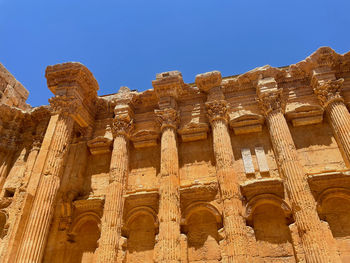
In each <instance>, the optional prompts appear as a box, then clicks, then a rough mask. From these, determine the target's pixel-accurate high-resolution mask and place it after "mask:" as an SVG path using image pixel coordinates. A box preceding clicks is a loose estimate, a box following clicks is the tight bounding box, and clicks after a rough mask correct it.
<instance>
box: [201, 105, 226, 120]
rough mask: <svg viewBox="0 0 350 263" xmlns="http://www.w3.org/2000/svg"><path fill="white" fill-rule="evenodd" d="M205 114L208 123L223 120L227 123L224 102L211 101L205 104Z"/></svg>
mask: <svg viewBox="0 0 350 263" xmlns="http://www.w3.org/2000/svg"><path fill="white" fill-rule="evenodd" d="M205 106H206V108H207V114H208V118H209V121H210V122H213V121H216V120H224V121H225V122H227V119H228V113H227V102H226V101H224V100H213V101H208V102H206V103H205Z"/></svg>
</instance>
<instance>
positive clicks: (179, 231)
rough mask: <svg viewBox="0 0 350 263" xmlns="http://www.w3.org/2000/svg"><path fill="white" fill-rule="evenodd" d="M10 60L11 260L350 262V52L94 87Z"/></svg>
mask: <svg viewBox="0 0 350 263" xmlns="http://www.w3.org/2000/svg"><path fill="white" fill-rule="evenodd" d="M45 77H46V79H47V85H48V88H49V89H50V90H51V91H52V93H53V94H54V96H53V97H52V98H51V99H49V105H47V106H40V107H31V106H30V105H28V104H27V103H26V99H27V97H28V95H29V93H28V91H27V90H26V89H25V88H24V87H23V85H22V84H21V83H20V82H18V81H17V80H16V79H15V78H14V77H13V76H12V75H11V74H10V73H9V72H8V71H7V70H6V68H5V67H4V66H3V65H1V64H0V136H1V140H0V263H2V262H4V263H7V262H10V263H15V262H20V263H39V262H44V263H76V262H78V263H79V262H84V263H97V262H98V263H109V262H120V263H129V262H130V263H141V262H142V263H143V262H146V263H147V262H156V263H163V262H164V263H180V262H182V263H205V262H206V263H215V262H216V263H218V262H221V263H233V262H235V263H236V262H239V263H244V262H249V263H250V262H253V263H277V262H282V263H292V262H308V263H319V262H321V263H326V262H337V263H340V262H343V263H344V262H350V113H349V109H350V52H348V53H346V54H343V55H340V54H337V53H336V52H335V51H334V50H332V49H331V48H329V47H321V48H319V49H318V50H317V51H315V52H314V53H313V54H311V55H310V56H309V57H307V58H306V59H305V60H303V61H301V62H299V63H297V64H294V65H290V66H287V67H282V68H274V67H271V66H264V67H259V68H256V69H254V70H251V71H249V72H246V73H243V74H240V75H235V76H228V77H222V76H221V73H220V72H219V71H212V72H207V73H203V74H199V75H197V76H196V77H195V82H194V83H190V84H189V83H184V81H183V78H182V75H181V73H180V72H179V71H169V72H163V73H159V74H157V75H156V77H155V79H154V80H153V81H152V86H153V88H152V89H149V90H146V91H144V92H137V91H133V90H130V89H129V88H127V87H121V88H120V89H119V91H118V92H117V93H115V94H111V95H105V96H98V95H97V91H98V89H99V85H98V83H97V81H96V80H95V78H94V76H93V74H92V73H91V72H90V71H89V70H88V69H87V68H86V67H85V66H84V65H82V64H80V63H75V62H69V63H63V64H58V65H53V66H48V67H47V69H46V73H45Z"/></svg>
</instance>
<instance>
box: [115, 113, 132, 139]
mask: <svg viewBox="0 0 350 263" xmlns="http://www.w3.org/2000/svg"><path fill="white" fill-rule="evenodd" d="M133 129H134V120H133V119H129V118H114V120H113V124H112V133H113V137H116V136H117V135H122V136H124V137H126V138H129V136H130V133H131V131H132V130H133Z"/></svg>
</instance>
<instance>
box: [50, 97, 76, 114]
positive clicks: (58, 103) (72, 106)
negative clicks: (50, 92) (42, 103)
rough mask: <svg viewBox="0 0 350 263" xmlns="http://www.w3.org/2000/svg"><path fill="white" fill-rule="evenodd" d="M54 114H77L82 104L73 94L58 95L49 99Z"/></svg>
mask: <svg viewBox="0 0 350 263" xmlns="http://www.w3.org/2000/svg"><path fill="white" fill-rule="evenodd" d="M49 102H50V105H51V109H52V113H53V114H64V115H69V114H75V113H76V112H77V111H78V109H79V108H80V107H82V106H81V104H80V102H79V100H78V99H76V98H75V97H73V96H56V97H53V98H50V99H49Z"/></svg>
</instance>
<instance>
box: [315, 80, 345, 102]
mask: <svg viewBox="0 0 350 263" xmlns="http://www.w3.org/2000/svg"><path fill="white" fill-rule="evenodd" d="M343 82H344V79H338V80H328V81H326V82H324V83H322V84H319V85H317V86H316V87H315V88H314V92H315V94H316V95H317V97H318V99H319V101H320V103H321V105H322V106H323V107H327V106H328V104H330V103H331V102H333V101H343V98H342V96H341V95H340V92H341V89H342V87H343Z"/></svg>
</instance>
